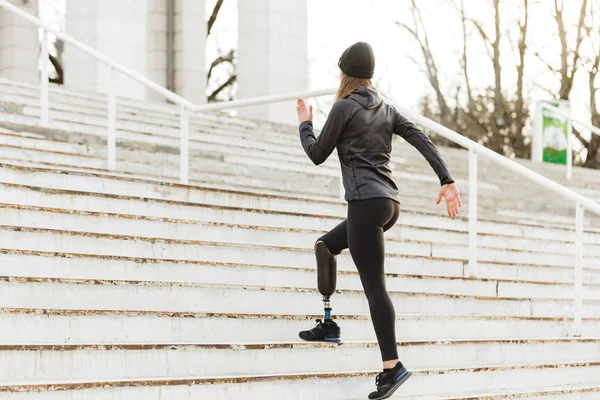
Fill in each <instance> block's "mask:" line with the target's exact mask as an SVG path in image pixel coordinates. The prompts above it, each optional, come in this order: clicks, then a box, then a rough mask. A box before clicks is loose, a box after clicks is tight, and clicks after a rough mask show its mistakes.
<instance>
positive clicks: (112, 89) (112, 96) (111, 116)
mask: <svg viewBox="0 0 600 400" xmlns="http://www.w3.org/2000/svg"><path fill="white" fill-rule="evenodd" d="M109 68H110V73H109V82H110V83H109V86H108V135H107V138H106V143H107V147H108V152H107V157H108V158H107V165H108V170H109V171H114V170H115V169H116V164H117V160H116V159H117V154H116V153H117V94H116V86H115V75H116V74H115V69H114V67H109Z"/></svg>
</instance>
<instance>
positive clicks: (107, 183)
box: [0, 164, 600, 243]
mask: <svg viewBox="0 0 600 400" xmlns="http://www.w3.org/2000/svg"><path fill="white" fill-rule="evenodd" d="M0 181H1V182H4V183H10V184H13V185H27V186H34V187H40V188H47V189H50V188H51V189H61V190H73V189H75V190H77V191H78V192H79V193H81V192H84V193H85V192H87V193H101V194H105V195H106V194H109V195H119V196H123V195H125V196H129V197H137V198H141V197H143V198H148V199H155V200H169V201H179V202H181V201H185V202H186V203H190V202H192V203H201V204H214V205H217V206H219V207H230V206H237V207H246V208H248V207H251V208H255V209H261V210H265V211H270V212H273V211H276V212H297V211H298V210H299V209H304V210H308V209H309V210H311V213H312V214H314V215H320V216H335V217H342V216H344V215H345V214H346V203H345V202H343V201H341V200H331V199H330V200H324V199H318V198H315V197H314V196H299V195H296V196H282V195H264V194H260V195H258V194H253V193H249V192H242V191H239V190H238V191H233V190H223V189H211V188H206V187H194V186H184V185H178V184H175V183H168V182H157V181H151V180H144V179H139V178H137V179H136V178H128V177H121V176H110V175H107V174H105V173H104V174H97V173H85V172H78V171H65V170H64V169H62V170H55V169H48V168H36V167H30V166H19V165H9V164H1V165H0ZM165 188H168V190H165ZM249 200H250V201H249ZM437 212H438V213H439V214H437V215H439V216H442V215H443V210H442V209H441V208H440V209H438V211H437ZM428 213H429V212H428ZM482 218H484V217H482ZM442 220H443V221H444V223H445V225H444V227H448V228H449V227H454V228H455V229H462V230H466V226H467V225H466V223H467V222H466V219H465V218H454V219H451V218H439V217H436V219H435V224H433V225H429V227H439V225H438V224H439V222H440V221H442ZM502 220H503V219H502V218H494V221H502ZM504 221H507V222H509V221H511V219H510V218H508V217H506V218H505V219H504ZM587 222H588V223H587V226H586V236H588V235H587V232H590V231H591V232H600V230H598V229H597V228H594V227H590V226H589V223H590V221H589V220H587ZM485 224H486V221H485V219H483V220H482V221H481V225H482V228H481V229H480V231H481V232H483V233H486V227H485ZM521 225H530V226H531V225H534V223H533V222H531V221H530V222H525V223H521ZM510 226H512V227H513V229H512V230H511V231H510V233H508V234H510V235H514V236H522V234H521V233H516V232H519V231H520V229H522V227H520V226H517V225H507V226H505V227H503V232H507V231H506V230H505V229H506V228H510ZM538 226H542V227H547V226H548V227H550V226H552V224H549V223H545V222H544V223H540V222H537V223H536V224H535V225H534V228H533V229H532V228H530V227H529V226H527V227H526V229H527V230H528V235H529V232H531V234H533V235H537V234H538V232H536V231H535V228H537V227H538ZM482 229H483V230H482ZM542 230H543V229H542ZM498 233H500V232H498ZM569 235H570V236H569ZM534 237H535V236H534ZM553 238H556V239H559V240H560V239H561V238H562V239H563V240H564V239H566V240H574V232H573V231H572V230H571V231H570V230H566V229H564V228H563V229H561V230H560V234H558V235H555V236H554V237H553ZM585 240H586V241H587V240H588V239H587V237H586V238H585ZM598 243H600V240H599V241H598Z"/></svg>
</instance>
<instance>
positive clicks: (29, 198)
mask: <svg viewBox="0 0 600 400" xmlns="http://www.w3.org/2000/svg"><path fill="white" fill-rule="evenodd" d="M0 179H1V178H0ZM153 184H154V183H153ZM0 187H2V193H3V198H4V200H5V201H6V202H7V204H23V205H27V206H34V207H43V208H57V209H62V210H69V211H71V210H73V211H76V210H80V211H89V212H101V213H111V214H130V215H136V216H140V217H154V218H168V219H187V220H190V221H204V222H217V223H218V222H221V223H227V222H231V223H243V224H247V225H257V226H264V227H272V228H290V229H310V230H329V229H331V228H332V227H333V226H335V225H337V224H338V223H340V222H341V221H342V219H343V216H344V214H345V212H344V208H343V203H342V204H341V207H339V211H340V213H339V215H338V216H324V215H318V214H306V213H298V212H273V211H266V210H261V209H252V208H240V207H222V206H217V205H214V206H213V205H210V204H200V203H194V204H191V203H184V202H176V201H171V200H161V199H156V198H155V199H152V198H139V197H137V196H136V197H132V196H123V195H119V196H118V197H117V196H110V195H104V194H102V193H93V192H83V191H79V190H78V191H72V190H48V189H44V188H42V187H36V186H26V185H20V184H2V183H0ZM298 204H299V205H298V209H303V208H304V207H303V205H302V204H301V202H299V203H298ZM479 224H480V226H479V231H480V235H479V238H478V240H479V243H480V244H481V245H483V246H487V247H494V246H495V247H499V248H504V247H505V248H521V249H524V250H531V251H543V250H545V249H546V248H547V247H548V246H550V247H551V248H552V249H553V251H557V252H564V253H566V254H569V253H571V254H572V253H573V251H574V244H573V241H574V232H573V230H572V229H568V230H567V229H563V228H554V227H545V226H544V225H543V224H542V225H541V226H534V225H531V223H530V224H529V225H528V224H515V223H510V222H503V221H495V220H485V219H481V220H480V221H479ZM466 229H467V224H466V221H465V220H464V219H461V218H456V219H452V218H447V217H443V216H438V215H434V214H430V213H426V212H422V211H415V210H412V209H410V208H407V207H405V206H403V207H402V212H401V214H400V218H399V220H398V223H397V225H396V226H395V227H394V228H392V229H391V230H390V231H388V233H387V234H388V236H390V237H394V238H398V239H407V240H430V241H432V242H443V243H455V244H467V243H468V238H467V235H466ZM588 232H589V229H588ZM565 240H566V241H565ZM584 241H585V243H587V245H586V252H588V253H589V254H596V250H595V246H590V245H591V244H596V243H600V235H597V234H596V233H593V232H590V233H586V235H585V236H584Z"/></svg>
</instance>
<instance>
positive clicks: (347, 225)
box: [320, 198, 400, 361]
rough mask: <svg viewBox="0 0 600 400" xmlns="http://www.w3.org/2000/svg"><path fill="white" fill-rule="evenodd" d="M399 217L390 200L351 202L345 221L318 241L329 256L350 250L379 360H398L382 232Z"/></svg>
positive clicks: (396, 206) (396, 205) (397, 210)
mask: <svg viewBox="0 0 600 400" xmlns="http://www.w3.org/2000/svg"><path fill="white" fill-rule="evenodd" d="M399 214H400V205H399V204H398V203H397V202H395V201H394V200H391V199H387V198H377V199H369V200H360V201H351V202H349V203H348V218H347V219H345V220H344V221H343V222H342V223H340V224H339V225H338V226H336V227H335V228H333V229H332V230H331V231H329V232H328V233H326V234H325V235H323V236H322V237H321V238H320V240H322V241H323V242H324V243H325V246H327V249H328V250H329V252H330V253H331V254H339V253H341V251H342V250H344V249H350V255H351V256H352V259H353V260H354V264H356V268H357V269H358V273H359V275H360V280H361V282H362V285H363V288H364V290H365V295H366V296H367V300H368V301H369V309H370V311H371V319H372V320H373V326H374V327H375V334H376V335H377V341H378V342H379V348H380V350H381V357H382V358H383V361H388V360H395V359H397V358H398V350H397V348H396V313H395V311H394V305H393V304H392V300H391V299H390V296H389V294H388V292H387V289H386V287H385V274H384V267H383V264H384V259H385V244H384V239H383V232H385V231H387V230H388V229H390V228H391V227H392V226H394V224H395V223H396V221H397V220H398V216H399Z"/></svg>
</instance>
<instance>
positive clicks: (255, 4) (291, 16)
mask: <svg viewBox="0 0 600 400" xmlns="http://www.w3.org/2000/svg"><path fill="white" fill-rule="evenodd" d="M238 13H239V18H238V20H239V22H238V23H239V26H238V35H239V37H238V49H239V50H238V53H239V59H238V66H237V71H238V97H239V98H240V99H244V98H250V97H256V96H266V95H271V94H280V93H286V92H292V91H301V90H307V88H308V59H307V4H306V0H297V1H281V0H256V1H239V2H238ZM239 114H240V115H241V116H245V117H249V118H256V119H264V120H270V121H277V122H286V123H295V122H296V116H295V114H296V108H295V104H294V102H287V103H278V104H271V105H265V106H260V107H252V108H243V109H240V112H239Z"/></svg>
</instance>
